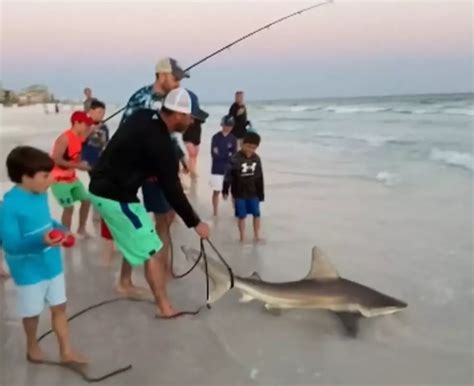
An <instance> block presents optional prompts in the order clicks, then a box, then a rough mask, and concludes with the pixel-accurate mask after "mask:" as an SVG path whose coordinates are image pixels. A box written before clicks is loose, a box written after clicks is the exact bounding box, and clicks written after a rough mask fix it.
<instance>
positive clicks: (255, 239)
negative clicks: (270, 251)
mask: <svg viewBox="0 0 474 386" xmlns="http://www.w3.org/2000/svg"><path fill="white" fill-rule="evenodd" d="M253 242H254V243H255V244H262V245H263V244H265V239H263V238H261V237H254V239H253Z"/></svg>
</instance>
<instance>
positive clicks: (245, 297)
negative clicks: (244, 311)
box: [239, 293, 255, 303]
mask: <svg viewBox="0 0 474 386" xmlns="http://www.w3.org/2000/svg"><path fill="white" fill-rule="evenodd" d="M254 299H255V298H254V297H252V296H250V295H249V294H246V293H242V296H241V298H240V299H239V303H248V302H251V301H252V300H254Z"/></svg>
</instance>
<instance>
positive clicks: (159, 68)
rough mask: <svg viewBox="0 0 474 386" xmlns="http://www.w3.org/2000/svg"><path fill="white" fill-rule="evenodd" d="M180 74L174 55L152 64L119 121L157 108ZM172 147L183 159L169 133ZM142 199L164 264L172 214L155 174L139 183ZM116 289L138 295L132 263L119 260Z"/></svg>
mask: <svg viewBox="0 0 474 386" xmlns="http://www.w3.org/2000/svg"><path fill="white" fill-rule="evenodd" d="M184 78H189V74H188V73H186V72H185V71H184V70H183V69H182V68H181V67H180V66H179V64H178V62H177V61H176V59H173V58H169V57H166V58H163V59H161V60H159V61H158V63H157V64H156V66H155V82H154V83H153V84H151V85H148V86H144V87H142V88H140V89H139V90H137V91H136V92H135V93H134V94H133V95H132V96H131V98H130V99H129V101H128V103H127V106H126V108H125V111H124V114H123V116H122V120H121V122H120V125H122V124H123V123H124V122H125V121H126V120H127V119H128V118H129V117H130V116H131V115H132V114H133V113H134V112H135V111H137V110H140V109H155V110H159V109H160V108H161V104H162V103H163V99H164V97H165V95H166V94H168V93H169V92H170V91H171V90H174V89H176V88H178V87H179V86H180V82H181V80H182V79H184ZM172 139H173V141H174V143H173V146H174V147H175V151H176V152H177V154H178V155H179V158H180V159H184V153H183V151H182V150H181V148H180V147H179V145H178V143H177V142H176V139H175V138H174V137H172ZM142 190H143V202H144V204H145V208H146V210H147V211H148V212H151V213H153V215H154V217H155V224H156V230H157V232H158V235H159V236H160V239H161V240H162V241H163V244H164V245H163V248H162V250H161V259H162V260H163V264H164V265H165V267H168V256H169V245H170V242H169V228H170V224H171V222H172V218H173V217H174V212H173V208H172V207H171V206H170V204H169V202H168V201H167V200H166V198H165V196H164V194H163V189H162V188H161V186H160V183H159V181H157V179H156V177H151V178H150V179H148V180H147V181H145V182H144V183H143V186H142ZM118 290H119V292H121V293H125V294H127V295H129V296H134V295H141V294H142V291H141V290H140V288H138V287H136V286H134V285H133V283H132V267H131V266H130V264H128V262H127V261H126V260H124V261H123V263H122V268H121V271H120V278H119V283H118Z"/></svg>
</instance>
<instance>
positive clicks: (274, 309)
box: [263, 303, 282, 316]
mask: <svg viewBox="0 0 474 386" xmlns="http://www.w3.org/2000/svg"><path fill="white" fill-rule="evenodd" d="M263 308H264V309H265V310H266V311H267V312H268V313H270V314H272V315H274V316H280V315H281V313H282V309H281V308H280V307H277V306H274V305H272V304H268V303H265V304H264V306H263Z"/></svg>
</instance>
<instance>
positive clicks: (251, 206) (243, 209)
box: [235, 197, 260, 219]
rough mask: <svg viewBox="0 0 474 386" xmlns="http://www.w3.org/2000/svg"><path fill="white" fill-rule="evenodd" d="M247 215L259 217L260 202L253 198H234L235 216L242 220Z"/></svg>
mask: <svg viewBox="0 0 474 386" xmlns="http://www.w3.org/2000/svg"><path fill="white" fill-rule="evenodd" d="M248 214H251V215H252V216H253V217H260V200H259V199H258V198H257V197H255V198H249V199H244V198H236V199H235V216H236V217H238V218H240V219H244V218H246V217H247V215H248Z"/></svg>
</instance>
